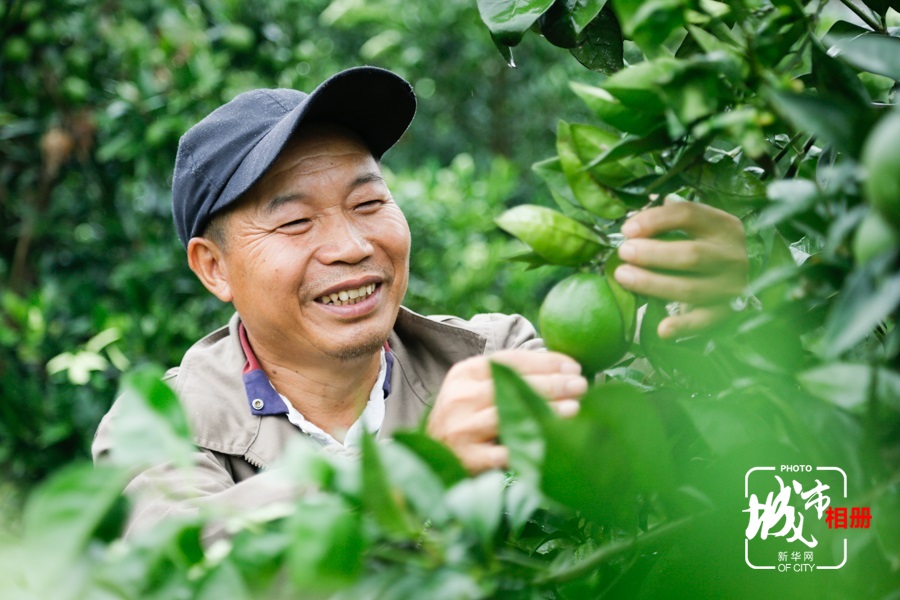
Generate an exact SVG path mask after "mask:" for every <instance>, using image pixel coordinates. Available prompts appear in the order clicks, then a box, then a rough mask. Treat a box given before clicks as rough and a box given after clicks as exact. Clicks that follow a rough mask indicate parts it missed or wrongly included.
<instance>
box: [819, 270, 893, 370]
mask: <svg viewBox="0 0 900 600" xmlns="http://www.w3.org/2000/svg"><path fill="white" fill-rule="evenodd" d="M890 259H891V256H890V255H883V256H880V257H877V258H873V259H872V260H870V261H869V262H868V263H866V264H865V265H863V266H862V267H861V268H857V269H856V270H855V271H853V272H852V273H851V274H850V276H849V277H847V281H846V283H845V284H844V289H843V290H842V292H841V294H840V296H839V297H838V299H837V301H836V302H835V303H834V304H833V305H832V308H831V312H830V313H829V315H828V319H827V321H826V322H825V334H824V335H823V336H822V339H821V341H820V342H819V345H818V354H819V355H820V356H823V357H824V358H829V359H830V358H835V357H837V356H840V355H841V354H843V353H844V352H846V351H848V350H850V349H851V348H852V347H853V346H854V345H856V344H857V343H859V342H860V341H862V340H863V339H864V338H865V337H866V336H868V335H872V332H873V330H874V329H875V327H876V326H877V325H878V324H879V323H881V322H882V321H883V320H885V319H887V318H888V316H889V315H890V314H891V313H892V312H893V311H894V310H896V308H897V306H898V305H900V272H893V273H890V274H889V275H885V276H883V277H882V276H879V273H880V272H882V271H883V270H884V269H885V267H886V264H887V261H889V260H890Z"/></svg>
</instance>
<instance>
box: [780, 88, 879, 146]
mask: <svg viewBox="0 0 900 600" xmlns="http://www.w3.org/2000/svg"><path fill="white" fill-rule="evenodd" d="M767 97H768V99H769V101H770V102H771V104H772V107H773V108H774V109H775V111H776V112H778V113H779V114H780V115H781V116H782V117H784V119H785V120H787V121H788V122H790V123H792V124H793V125H794V127H796V128H797V129H798V130H799V131H809V132H811V133H814V134H815V135H816V136H818V137H820V138H821V139H822V140H823V141H825V142H826V143H829V144H833V145H834V147H835V148H836V149H837V150H838V151H840V152H846V153H847V154H849V155H850V156H859V151H860V149H861V147H862V141H863V140H864V139H865V137H866V135H867V133H868V131H869V128H870V127H871V125H872V116H871V115H870V114H869V112H868V110H867V109H866V110H864V109H861V108H860V107H858V106H854V105H852V104H850V103H849V102H847V101H845V100H841V99H838V98H825V97H821V96H813V95H810V94H794V93H789V92H783V91H773V92H770V93H769V94H767Z"/></svg>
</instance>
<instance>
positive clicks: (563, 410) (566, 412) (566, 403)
mask: <svg viewBox="0 0 900 600" xmlns="http://www.w3.org/2000/svg"><path fill="white" fill-rule="evenodd" d="M550 408H552V409H553V412H555V413H556V414H557V415H559V416H560V417H562V418H564V419H568V418H571V417H574V416H575V415H577V414H578V411H580V410H581V402H579V401H578V400H573V399H571V398H570V399H566V400H557V401H556V402H551V403H550Z"/></svg>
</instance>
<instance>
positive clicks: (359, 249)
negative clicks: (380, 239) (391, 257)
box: [317, 216, 375, 264]
mask: <svg viewBox="0 0 900 600" xmlns="http://www.w3.org/2000/svg"><path fill="white" fill-rule="evenodd" d="M331 221H332V222H331V223H330V224H329V227H328V229H327V231H326V232H325V240H324V241H323V243H322V245H321V246H320V247H319V251H318V252H317V257H318V259H319V261H320V262H321V263H322V264H332V263H338V262H343V263H347V264H356V263H358V262H361V261H363V260H365V259H366V258H368V257H370V256H372V254H373V253H374V250H375V249H374V247H373V246H372V243H371V242H370V241H369V239H368V237H366V235H365V234H364V232H362V231H360V229H359V227H358V226H357V225H356V224H355V223H354V222H353V219H351V218H348V217H346V216H340V217H337V216H336V217H334V218H333V219H331Z"/></svg>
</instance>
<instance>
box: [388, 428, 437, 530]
mask: <svg viewBox="0 0 900 600" xmlns="http://www.w3.org/2000/svg"><path fill="white" fill-rule="evenodd" d="M379 450H380V454H381V456H382V458H383V462H384V463H385V464H388V465H390V469H387V470H386V475H387V479H388V480H389V481H390V483H391V485H392V487H393V489H394V490H396V492H399V493H401V494H402V495H403V497H404V498H406V499H407V500H408V501H409V503H410V505H411V506H412V507H413V508H414V509H415V510H416V514H419V515H425V516H427V517H429V518H431V519H433V520H435V521H438V522H443V520H444V519H445V517H446V515H444V514H442V513H440V512H437V511H438V509H439V508H440V506H441V498H442V497H443V495H444V491H445V490H446V487H445V486H444V482H443V481H441V478H440V477H438V475H437V474H436V473H435V472H434V471H432V470H431V467H430V466H429V464H428V463H427V462H425V460H424V459H422V458H421V457H420V456H419V455H418V454H416V453H415V452H413V451H412V450H410V449H409V448H407V447H406V446H404V445H402V444H397V443H389V444H382V445H381V446H380V447H379ZM396 492H395V493H396Z"/></svg>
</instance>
